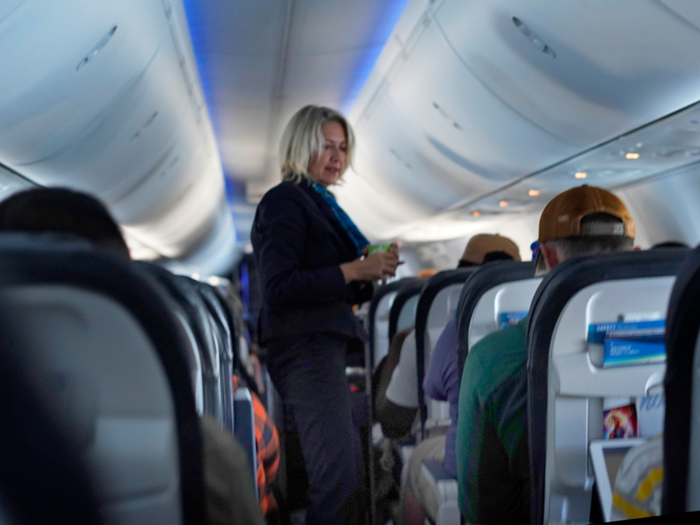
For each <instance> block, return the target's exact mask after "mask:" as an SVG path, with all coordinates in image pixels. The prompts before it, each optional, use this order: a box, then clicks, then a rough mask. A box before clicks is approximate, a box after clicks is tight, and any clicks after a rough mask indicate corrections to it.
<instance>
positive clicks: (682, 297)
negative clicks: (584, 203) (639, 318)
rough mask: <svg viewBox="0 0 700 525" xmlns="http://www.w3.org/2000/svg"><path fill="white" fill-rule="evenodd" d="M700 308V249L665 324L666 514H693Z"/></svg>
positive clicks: (685, 270)
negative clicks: (691, 490) (693, 425)
mask: <svg viewBox="0 0 700 525" xmlns="http://www.w3.org/2000/svg"><path fill="white" fill-rule="evenodd" d="M699 304H700V247H698V248H695V249H694V250H692V251H689V252H688V255H687V258H686V260H685V262H684V264H683V266H682V267H681V268H680V269H679V271H678V277H677V278H676V283H675V285H674V287H673V291H672V292H671V301H670V302H669V307H668V316H667V320H666V377H665V380H664V389H665V395H666V416H665V419H664V487H663V497H662V502H661V510H662V513H663V514H675V513H678V512H686V509H688V501H687V494H688V477H689V473H690V468H692V467H693V466H692V465H691V463H690V443H691V422H692V411H691V410H692V404H693V403H692V401H693V375H694V370H695V368H694V366H697V364H696V363H697V361H696V359H697V356H696V353H697V350H696V349H697V342H698V335H699V333H700V310H698V305H699ZM694 363H695V365H694ZM696 467H697V466H696ZM689 510H691V509H689Z"/></svg>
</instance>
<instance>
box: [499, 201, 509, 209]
mask: <svg viewBox="0 0 700 525" xmlns="http://www.w3.org/2000/svg"><path fill="white" fill-rule="evenodd" d="M498 205H499V206H500V207H501V208H507V207H508V201H501V202H499V203H498Z"/></svg>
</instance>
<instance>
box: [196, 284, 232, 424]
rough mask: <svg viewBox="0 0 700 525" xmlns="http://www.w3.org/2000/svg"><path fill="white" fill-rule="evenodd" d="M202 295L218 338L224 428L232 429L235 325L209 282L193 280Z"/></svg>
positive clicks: (214, 332) (214, 333)
mask: <svg viewBox="0 0 700 525" xmlns="http://www.w3.org/2000/svg"><path fill="white" fill-rule="evenodd" d="M193 282H194V283H195V285H196V287H197V290H198V291H199V293H200V295H201V296H202V300H203V301H204V304H205V306H206V308H207V310H208V311H209V315H210V321H211V324H212V331H213V335H214V336H215V338H216V342H217V350H218V354H219V376H220V378H221V381H220V390H221V411H222V415H223V423H224V428H226V429H232V428H233V427H234V424H233V417H234V416H233V406H234V403H233V363H234V348H233V341H234V336H233V333H232V330H233V325H232V324H230V323H229V321H228V319H227V316H226V312H225V311H224V308H223V306H222V305H221V302H220V301H219V298H218V296H217V295H216V292H214V290H213V288H212V287H211V286H210V285H209V284H207V283H201V282H196V281H193Z"/></svg>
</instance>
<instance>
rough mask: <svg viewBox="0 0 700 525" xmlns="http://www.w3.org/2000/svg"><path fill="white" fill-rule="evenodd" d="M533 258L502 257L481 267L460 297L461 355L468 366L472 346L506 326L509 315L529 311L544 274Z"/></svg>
mask: <svg viewBox="0 0 700 525" xmlns="http://www.w3.org/2000/svg"><path fill="white" fill-rule="evenodd" d="M534 275H535V265H534V264H533V263H532V262H517V261H502V262H501V261H499V262H493V263H489V264H486V265H484V266H482V267H480V268H478V269H477V270H476V271H475V272H474V273H473V274H472V275H471V276H470V277H469V279H468V280H467V282H466V283H465V285H464V287H463V288H462V295H461V296H460V298H459V311H458V317H457V334H458V337H457V359H458V364H459V367H460V370H464V363H465V361H466V359H467V354H468V352H469V349H470V348H471V347H472V346H474V345H475V344H476V343H478V342H479V341H480V340H481V339H482V338H484V337H485V336H487V335H488V334H490V333H492V332H495V331H497V330H499V329H501V328H502V327H503V323H504V322H505V321H507V319H504V317H505V318H508V317H512V316H515V317H517V315H518V314H521V313H526V312H527V311H528V310H529V309H530V303H531V301H532V297H533V296H534V295H535V290H537V287H538V286H539V283H540V282H541V281H542V278H540V277H538V278H536V277H534Z"/></svg>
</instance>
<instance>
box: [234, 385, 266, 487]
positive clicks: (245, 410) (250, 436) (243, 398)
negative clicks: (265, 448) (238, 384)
mask: <svg viewBox="0 0 700 525" xmlns="http://www.w3.org/2000/svg"><path fill="white" fill-rule="evenodd" d="M233 403H234V411H233V413H234V422H233V425H234V426H233V433H234V435H235V436H236V439H238V441H239V443H240V444H241V445H242V446H243V448H244V449H245V451H246V454H247V455H248V461H249V462H250V465H251V468H252V474H253V485H254V486H255V492H256V494H257V491H258V481H257V480H258V454H257V445H256V443H255V413H254V411H253V397H252V396H251V394H250V390H248V389H247V388H239V389H237V390H236V392H235V393H234V394H233ZM257 496H258V497H260V495H259V494H257Z"/></svg>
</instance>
